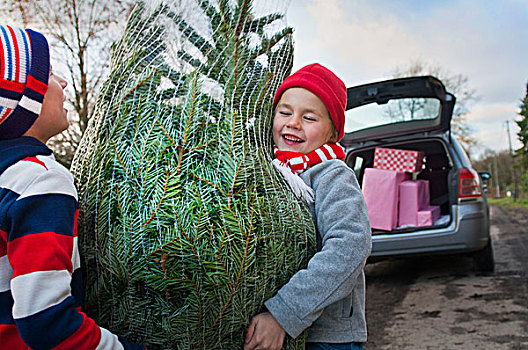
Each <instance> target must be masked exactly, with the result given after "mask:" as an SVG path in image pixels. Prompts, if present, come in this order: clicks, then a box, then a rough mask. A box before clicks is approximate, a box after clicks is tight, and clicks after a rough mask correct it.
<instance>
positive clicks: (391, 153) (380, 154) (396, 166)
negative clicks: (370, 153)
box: [374, 148, 424, 173]
mask: <svg viewBox="0 0 528 350" xmlns="http://www.w3.org/2000/svg"><path fill="white" fill-rule="evenodd" d="M423 157H424V154H423V152H419V151H408V150H403V149H393V148H376V150H375V152H374V168H376V169H385V170H394V171H402V172H408V173H413V172H416V171H421V170H422V162H423Z"/></svg>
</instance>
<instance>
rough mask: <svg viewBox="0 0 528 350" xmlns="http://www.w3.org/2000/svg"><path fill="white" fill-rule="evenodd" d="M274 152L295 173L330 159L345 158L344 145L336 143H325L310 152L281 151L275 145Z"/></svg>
mask: <svg viewBox="0 0 528 350" xmlns="http://www.w3.org/2000/svg"><path fill="white" fill-rule="evenodd" d="M273 152H274V153H275V157H276V158H277V159H278V160H279V161H280V162H281V163H283V164H284V165H286V166H287V167H288V168H290V170H291V171H292V173H294V174H301V173H302V172H303V171H305V170H306V169H308V168H309V167H311V166H314V165H316V164H319V163H322V162H324V161H327V160H330V159H340V160H345V151H344V150H343V147H341V146H339V145H338V144H336V143H327V144H324V145H322V146H321V147H319V148H318V149H316V150H314V151H312V152H310V153H308V154H303V153H301V152H292V151H280V150H279V149H278V148H277V146H274V148H273Z"/></svg>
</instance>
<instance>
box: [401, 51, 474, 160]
mask: <svg viewBox="0 0 528 350" xmlns="http://www.w3.org/2000/svg"><path fill="white" fill-rule="evenodd" d="M416 75H432V76H435V77H437V78H438V79H440V80H441V81H442V82H443V83H444V85H445V87H446V90H447V91H449V92H450V93H452V94H454V95H455V96H456V99H457V100H456V104H455V109H454V111H453V119H452V120H451V131H452V133H453V135H454V136H455V137H456V138H457V139H458V140H459V141H460V143H461V144H462V146H463V147H464V148H465V150H466V152H467V153H468V155H471V151H472V149H474V148H475V147H476V146H477V140H476V138H475V137H474V136H473V130H472V128H471V127H470V126H469V125H468V124H467V122H466V115H467V113H468V112H469V105H470V104H471V103H472V102H475V101H476V100H477V96H476V91H475V90H473V89H472V88H470V86H469V82H468V81H469V80H468V78H467V77H466V76H464V75H462V74H453V73H451V72H449V71H446V70H445V69H444V68H442V67H441V66H439V65H434V64H427V63H426V62H424V61H422V60H415V61H412V62H410V63H409V64H408V65H407V66H405V67H398V68H396V70H395V72H394V74H393V76H394V77H395V78H402V77H410V76H416Z"/></svg>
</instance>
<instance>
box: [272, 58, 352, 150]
mask: <svg viewBox="0 0 528 350" xmlns="http://www.w3.org/2000/svg"><path fill="white" fill-rule="evenodd" d="M292 87H302V88H305V89H306V90H308V91H310V92H311V93H313V94H315V95H316V96H317V97H319V99H320V100H321V101H322V102H323V104H324V105H325V107H326V109H327V110H328V113H329V114H330V118H332V121H333V122H334V126H335V128H336V130H337V133H338V135H339V136H338V141H339V140H341V138H343V134H344V132H345V108H346V102H347V90H346V86H345V84H344V83H343V81H342V80H341V79H339V78H338V77H337V76H336V75H335V74H334V73H333V72H332V71H331V70H329V69H328V68H326V67H323V66H321V65H320V64H318V63H313V64H309V65H307V66H305V67H303V68H301V69H299V70H298V71H297V72H295V73H293V74H292V75H290V76H289V77H287V78H286V79H284V81H283V82H282V84H281V86H279V88H278V89H277V92H276V93H275V98H274V99H273V107H275V106H276V105H277V103H278V102H279V100H280V97H281V96H282V94H283V93H284V91H286V90H287V89H289V88H292Z"/></svg>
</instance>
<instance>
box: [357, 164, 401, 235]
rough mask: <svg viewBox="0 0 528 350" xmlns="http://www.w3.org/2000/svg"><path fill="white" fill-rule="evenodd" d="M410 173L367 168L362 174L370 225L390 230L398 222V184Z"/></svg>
mask: <svg viewBox="0 0 528 350" xmlns="http://www.w3.org/2000/svg"><path fill="white" fill-rule="evenodd" d="M410 178H411V174H409V173H404V172H398V171H392V170H383V169H374V168H367V169H365V174H364V175H363V184H362V190H363V196H364V197H365V202H366V203H367V210H368V214H369V219H370V226H371V227H372V228H375V229H380V230H386V231H391V230H393V229H394V228H396V226H397V224H398V198H399V188H400V187H399V185H400V183H401V182H402V181H405V180H409V179H410Z"/></svg>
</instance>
